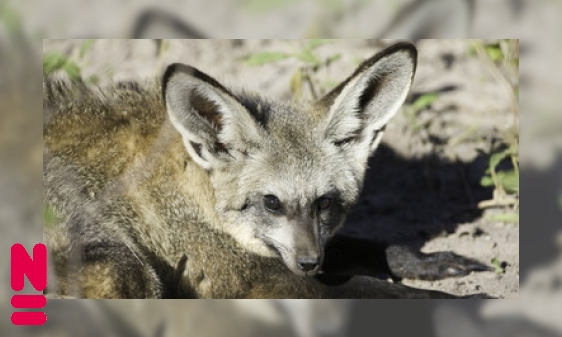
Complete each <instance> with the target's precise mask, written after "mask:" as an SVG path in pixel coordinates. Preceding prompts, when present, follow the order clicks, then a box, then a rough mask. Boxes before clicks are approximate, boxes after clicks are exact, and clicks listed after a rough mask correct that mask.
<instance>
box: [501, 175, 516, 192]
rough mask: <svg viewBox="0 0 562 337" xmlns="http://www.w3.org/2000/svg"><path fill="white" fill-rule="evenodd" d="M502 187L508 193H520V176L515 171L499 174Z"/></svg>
mask: <svg viewBox="0 0 562 337" xmlns="http://www.w3.org/2000/svg"><path fill="white" fill-rule="evenodd" d="M497 175H498V178H499V182H500V185H501V186H502V187H503V189H504V190H505V191H507V192H512V193H513V192H519V174H517V172H515V170H511V171H507V172H504V171H502V172H498V174H497Z"/></svg>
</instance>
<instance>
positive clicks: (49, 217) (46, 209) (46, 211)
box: [43, 204, 58, 228]
mask: <svg viewBox="0 0 562 337" xmlns="http://www.w3.org/2000/svg"><path fill="white" fill-rule="evenodd" d="M57 222H58V218H57V216H56V215H55V212H54V210H53V208H51V207H50V206H49V205H47V204H43V227H44V228H50V227H53V226H54V225H56V224H57Z"/></svg>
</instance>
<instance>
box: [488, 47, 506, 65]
mask: <svg viewBox="0 0 562 337" xmlns="http://www.w3.org/2000/svg"><path fill="white" fill-rule="evenodd" d="M485 49H486V53H487V54H488V56H489V57H490V58H491V59H492V61H494V62H499V61H501V60H502V58H503V52H502V50H501V48H500V46H499V45H492V46H486V47H485Z"/></svg>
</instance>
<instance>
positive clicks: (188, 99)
mask: <svg viewBox="0 0 562 337" xmlns="http://www.w3.org/2000/svg"><path fill="white" fill-rule="evenodd" d="M162 99H163V101H164V103H165V106H166V110H167V112H168V115H169V117H170V121H171V122H172V124H173V126H174V127H175V128H176V130H178V131H179V132H180V134H181V135H182V137H183V140H184V145H185V147H186V149H187V151H188V152H189V154H190V156H191V157H192V158H193V160H194V161H195V162H197V163H198V164H199V165H200V166H202V167H203V168H205V169H210V168H212V167H213V166H216V165H217V164H219V163H220V162H224V161H225V160H228V159H229V158H236V157H238V156H240V155H241V154H243V153H245V152H246V151H247V148H248V147H250V146H252V145H253V144H258V143H259V137H260V130H259V126H258V125H257V124H256V122H255V120H254V119H253V118H252V116H251V114H250V113H249V112H248V110H247V109H246V108H245V107H244V106H243V105H242V104H241V103H240V102H239V100H238V99H237V98H236V97H235V96H234V95H233V94H232V93H230V91H228V90H227V89H226V88H225V87H224V86H222V85H221V84H220V83H219V82H218V81H216V80H215V79H213V78H212V77H210V76H209V75H207V74H205V73H203V72H201V71H199V70H198V69H196V68H194V67H191V66H187V65H184V64H179V63H176V64H172V65H170V66H169V67H168V68H167V69H166V71H165V72H164V76H163V78H162Z"/></svg>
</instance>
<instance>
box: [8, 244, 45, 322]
mask: <svg viewBox="0 0 562 337" xmlns="http://www.w3.org/2000/svg"><path fill="white" fill-rule="evenodd" d="M10 256H11V273H10V275H11V286H12V290H14V291H22V290H23V288H24V281H25V277H24V276H27V279H28V280H29V282H30V283H31V285H32V286H33V288H34V289H35V290H37V291H40V292H42V291H43V290H45V288H47V248H46V247H45V245H44V244H41V243H38V244H36V245H35V246H34V247H33V258H31V257H30V256H29V255H28V254H27V251H26V250H25V248H24V247H23V246H22V245H21V244H19V243H16V244H15V245H13V246H12V249H11V254H10ZM11 302H12V307H14V308H43V307H44V306H45V304H46V303H47V300H46V298H45V296H43V294H40V295H14V296H12V301H11ZM45 321H47V316H46V315H45V313H44V312H37V311H28V312H14V313H13V314H12V323H13V324H15V325H42V324H45Z"/></svg>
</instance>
